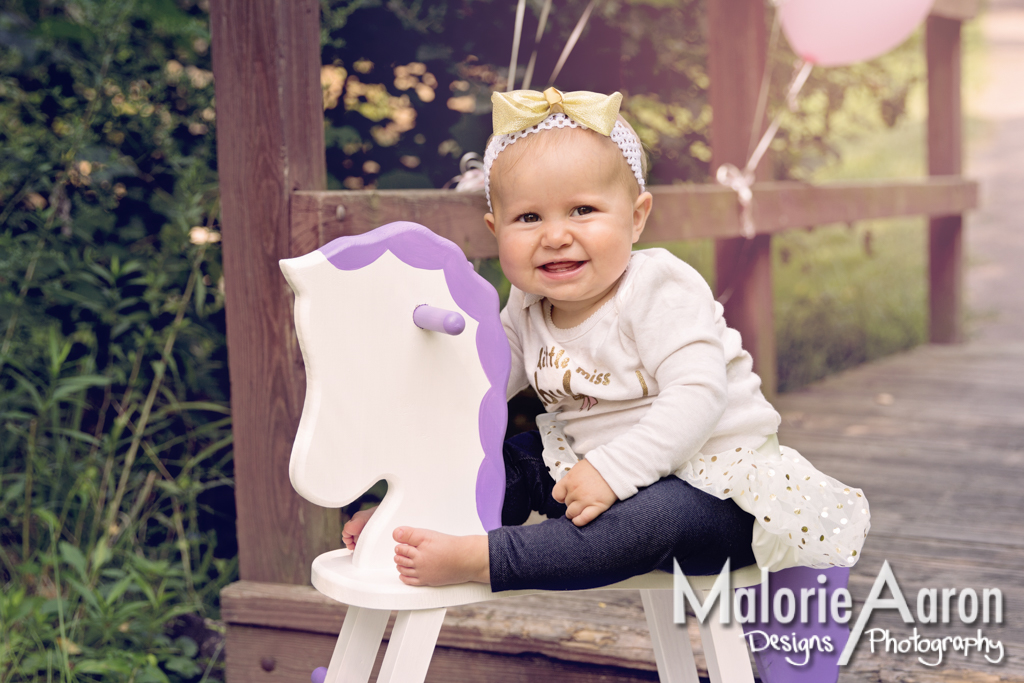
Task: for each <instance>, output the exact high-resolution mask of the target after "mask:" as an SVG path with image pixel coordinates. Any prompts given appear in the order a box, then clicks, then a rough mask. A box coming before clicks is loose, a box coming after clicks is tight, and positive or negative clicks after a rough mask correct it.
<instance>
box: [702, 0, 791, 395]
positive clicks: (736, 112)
mask: <svg viewBox="0 0 1024 683" xmlns="http://www.w3.org/2000/svg"><path fill="white" fill-rule="evenodd" d="M707 8H708V9H707V12H708V74H709V76H710V81H711V83H710V87H709V95H710V99H711V111H712V117H713V118H712V123H711V167H712V172H714V170H715V169H717V168H718V167H719V166H721V165H722V164H725V163H731V164H734V165H735V166H737V167H739V168H743V166H745V165H746V163H747V159H748V157H749V155H750V152H751V149H750V143H751V133H752V129H753V124H754V116H755V114H756V109H757V97H758V93H759V92H760V88H761V79H762V78H763V75H764V65H765V59H766V53H767V50H768V46H767V36H766V32H765V14H764V2H763V1H762V0H708V3H707ZM763 126H764V122H763V121H761V122H758V126H757V132H756V133H755V136H757V137H759V136H760V134H761V131H762V130H763ZM755 141H756V138H755ZM769 166H770V161H769V160H768V159H767V158H765V159H764V160H762V162H761V164H760V166H759V168H758V173H757V176H758V179H760V180H764V179H768V178H769V176H770V172H769ZM715 282H716V285H715V293H716V295H717V296H718V297H719V299H720V300H721V301H722V302H723V304H724V305H725V317H726V321H727V322H728V323H729V325H730V327H734V328H736V329H737V330H739V332H740V334H741V335H742V336H743V347H744V348H746V349H747V350H748V351H749V352H750V354H751V355H752V356H753V357H754V371H755V372H757V373H758V374H759V375H760V376H761V388H762V391H763V392H764V394H765V396H767V397H768V398H769V399H770V398H772V397H773V396H774V395H775V388H776V384H777V368H776V361H775V322H774V316H773V314H772V308H773V303H772V274H771V238H770V237H769V236H768V235H759V236H757V237H755V238H754V239H752V240H748V239H746V238H743V237H740V238H734V239H724V240H717V241H716V242H715Z"/></svg>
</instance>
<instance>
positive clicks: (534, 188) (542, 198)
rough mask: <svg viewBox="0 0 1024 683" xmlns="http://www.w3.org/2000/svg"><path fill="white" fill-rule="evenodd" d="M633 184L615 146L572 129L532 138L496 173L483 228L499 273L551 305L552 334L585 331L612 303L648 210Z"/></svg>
mask: <svg viewBox="0 0 1024 683" xmlns="http://www.w3.org/2000/svg"><path fill="white" fill-rule="evenodd" d="M544 136H558V137H557V138H556V139H548V140H543V139H541V138H543V137H544ZM531 138H536V139H531ZM520 145H523V148H520V149H515V148H516V147H519V146H520ZM624 174H625V175H624ZM631 178H632V174H631V171H629V166H628V164H627V163H626V161H625V159H624V158H623V156H622V154H621V153H620V152H619V149H618V147H617V146H616V145H615V143H614V142H612V141H611V140H610V139H607V138H602V137H601V136H599V135H598V134H597V133H594V132H592V131H584V130H579V129H561V130H552V131H544V132H541V133H536V134H534V135H531V136H529V137H527V138H524V139H522V140H520V141H518V142H516V143H515V144H514V145H512V146H511V147H509V148H508V149H506V150H505V151H504V152H502V153H501V155H500V156H499V157H498V159H497V160H496V161H495V163H494V166H493V168H492V170H491V199H492V202H493V206H494V213H493V214H487V216H486V217H485V220H486V221H487V227H488V228H490V230H491V232H493V233H494V235H495V237H497V239H498V257H499V258H500V260H501V268H502V270H503V271H504V272H505V276H506V277H507V278H508V279H509V281H510V282H511V283H512V284H514V285H515V286H516V287H518V288H519V289H521V290H522V291H524V292H527V293H532V294H539V295H541V296H543V297H546V298H547V299H548V301H550V302H551V305H552V318H553V322H555V324H556V325H558V326H559V327H563V328H564V327H573V326H575V325H577V324H579V323H581V322H583V321H584V320H586V319H587V318H588V317H589V316H590V315H591V314H592V313H593V312H595V311H596V310H597V309H598V308H600V307H601V305H602V304H604V302H605V301H607V300H608V299H609V298H610V297H611V296H612V295H613V294H614V293H615V289H616V287H617V286H618V282H619V278H620V277H621V276H622V274H623V273H624V272H625V270H626V265H627V264H628V263H629V257H630V251H631V247H632V245H633V243H634V242H636V241H637V239H639V237H640V233H641V232H642V231H643V229H644V223H645V222H646V220H647V215H648V213H649V212H650V208H651V195H650V194H649V193H646V192H645V193H643V194H640V195H639V196H638V197H637V196H636V195H637V189H636V187H635V184H634V185H633V187H632V189H631V188H630V183H629V180H630V179H631ZM633 182H634V183H635V181H633Z"/></svg>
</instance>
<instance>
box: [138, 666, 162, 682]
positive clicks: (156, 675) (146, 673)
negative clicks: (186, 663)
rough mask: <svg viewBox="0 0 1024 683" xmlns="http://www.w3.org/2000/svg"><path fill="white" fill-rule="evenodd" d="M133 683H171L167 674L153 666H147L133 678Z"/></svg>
mask: <svg viewBox="0 0 1024 683" xmlns="http://www.w3.org/2000/svg"><path fill="white" fill-rule="evenodd" d="M135 683H171V682H170V679H169V678H167V674H165V673H164V672H163V671H161V670H160V668H159V667H158V666H156V665H155V664H147V665H146V666H145V667H143V669H142V671H140V672H139V673H138V674H136V676H135Z"/></svg>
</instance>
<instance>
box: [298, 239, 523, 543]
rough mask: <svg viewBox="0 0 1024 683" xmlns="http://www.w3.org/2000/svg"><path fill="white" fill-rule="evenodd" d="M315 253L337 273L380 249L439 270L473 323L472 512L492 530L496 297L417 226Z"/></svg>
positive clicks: (500, 428) (504, 376) (499, 332)
mask: <svg viewBox="0 0 1024 683" xmlns="http://www.w3.org/2000/svg"><path fill="white" fill-rule="evenodd" d="M318 251H319V252H320V253H322V254H323V255H324V256H325V257H327V260H328V261H330V262H331V265H333V266H334V267H335V268H337V269H338V270H358V269H360V268H364V267H366V266H368V265H370V264H371V263H373V262H374V261H376V260H377V259H378V258H380V256H381V255H382V254H383V253H384V252H385V251H390V252H391V253H392V254H394V255H395V256H397V257H398V259H399V260H400V261H402V262H403V263H405V264H406V265H410V266H412V267H413V268H419V269H421V270H443V271H444V278H445V282H446V283H447V285H448V290H449V291H450V292H451V295H452V298H453V299H455V303H456V304H458V305H459V308H461V309H462V310H463V311H464V312H465V313H466V314H467V315H469V317H471V318H472V319H473V320H475V321H476V322H477V329H476V350H477V354H478V355H479V356H480V363H481V365H482V366H483V369H484V374H485V375H486V376H487V379H488V381H490V383H491V388H490V389H489V390H488V391H487V393H486V394H484V398H483V400H482V401H481V402H480V412H479V414H478V424H479V426H480V445H481V446H482V447H483V450H484V459H483V462H481V463H480V469H479V470H478V471H477V477H476V511H477V515H479V517H480V522H481V523H482V524H483V527H484V529H486V530H487V531H491V530H493V529H497V528H498V527H499V526H501V504H502V503H503V502H504V498H505V464H504V460H503V459H502V455H501V449H502V442H503V440H504V438H505V423H506V422H507V420H508V406H507V404H506V402H505V391H506V388H507V387H508V377H509V373H510V371H511V367H512V357H511V353H510V352H509V347H508V338H507V337H506V336H505V330H504V328H503V327H502V326H501V319H500V318H499V317H498V293H497V292H496V291H494V287H492V286H491V285H490V283H488V282H487V281H486V280H484V279H483V278H482V277H480V276H479V275H477V274H476V272H475V271H474V270H473V266H472V265H470V263H469V261H467V260H466V256H465V254H463V253H462V250H461V249H459V247H457V246H456V245H455V244H454V243H453V242H450V241H449V240H446V239H445V238H443V237H440V236H438V235H435V234H434V233H433V232H431V231H430V230H429V229H428V228H425V227H423V226H422V225H420V224H418V223H410V222H408V221H399V222H396V223H388V224H387V225H382V226H381V227H379V228H377V229H376V230H372V231H370V232H367V233H363V234H362V235H352V236H347V237H339V238H337V239H335V240H332V241H331V242H329V243H327V244H325V245H324V246H322V247H320V249H319V250H318Z"/></svg>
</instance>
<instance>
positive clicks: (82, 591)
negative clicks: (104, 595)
mask: <svg viewBox="0 0 1024 683" xmlns="http://www.w3.org/2000/svg"><path fill="white" fill-rule="evenodd" d="M67 582H68V583H69V584H71V585H72V586H73V587H74V589H75V590H76V591H78V594H79V595H80V596H82V599H83V600H85V601H86V602H87V603H89V606H90V607H92V608H93V610H94V611H93V613H94V614H100V613H102V611H103V609H102V608H101V607H100V602H99V600H98V599H97V598H96V593H95V591H93V590H91V589H89V588H88V587H86V586H85V584H83V583H82V582H81V581H78V580H77V579H73V578H71V577H70V576H69V577H67Z"/></svg>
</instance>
